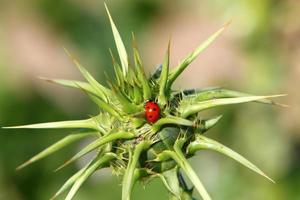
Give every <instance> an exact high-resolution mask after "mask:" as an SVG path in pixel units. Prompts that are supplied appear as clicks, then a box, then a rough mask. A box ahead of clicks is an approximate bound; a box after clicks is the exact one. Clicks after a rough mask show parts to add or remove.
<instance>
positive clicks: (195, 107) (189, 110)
mask: <svg viewBox="0 0 300 200" xmlns="http://www.w3.org/2000/svg"><path fill="white" fill-rule="evenodd" d="M281 96H285V94H280V95H270V96H246V97H236V98H221V99H211V100H207V101H201V102H197V103H194V104H188V103H185V104H181V105H180V106H179V107H178V111H179V113H180V115H181V116H182V117H183V118H186V117H188V116H189V115H191V114H195V113H197V112H200V111H202V110H205V109H209V108H213V107H216V106H221V105H229V104H239V103H246V102H252V101H258V100H262V99H268V98H274V97H281Z"/></svg>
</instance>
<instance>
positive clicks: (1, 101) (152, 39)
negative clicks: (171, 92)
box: [0, 0, 300, 200]
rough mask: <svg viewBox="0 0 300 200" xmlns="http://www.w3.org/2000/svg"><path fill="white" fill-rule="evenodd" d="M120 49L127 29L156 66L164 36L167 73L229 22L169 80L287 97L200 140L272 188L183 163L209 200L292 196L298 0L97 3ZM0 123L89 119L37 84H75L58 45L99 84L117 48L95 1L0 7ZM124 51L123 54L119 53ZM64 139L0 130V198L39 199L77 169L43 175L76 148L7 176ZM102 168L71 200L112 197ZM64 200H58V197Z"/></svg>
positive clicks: (298, 112) (75, 96)
mask: <svg viewBox="0 0 300 200" xmlns="http://www.w3.org/2000/svg"><path fill="white" fill-rule="evenodd" d="M106 2H107V4H108V6H109V8H110V10H111V13H112V15H113V17H114V19H115V22H116V24H117V26H118V28H119V30H120V32H121V35H122V37H123V39H124V41H125V43H126V44H127V46H128V47H129V46H130V45H131V31H134V32H135V35H136V38H137V41H138V43H139V48H140V50H141V52H142V57H143V59H144V63H145V64H146V66H145V67H146V68H147V71H148V72H150V71H151V70H153V69H154V68H155V66H156V65H158V64H160V63H161V60H162V57H163V54H164V51H165V48H166V45H167V41H168V39H169V37H170V36H171V37H172V42H173V44H172V63H173V65H175V64H176V63H177V62H178V61H179V60H180V59H181V58H183V57H184V56H185V55H186V54H187V53H188V52H190V51H191V50H192V49H194V48H195V47H196V46H197V44H199V43H200V42H201V41H203V40H204V39H205V38H206V37H207V36H209V35H210V34H211V33H212V32H214V31H215V30H217V29H218V28H220V27H221V26H222V24H224V23H226V22H227V21H229V20H232V24H231V25H230V26H229V28H228V29H227V30H226V32H225V34H223V35H222V36H221V38H219V39H218V40H217V41H216V42H215V43H214V44H213V45H212V46H211V47H210V48H209V49H208V50H207V51H205V52H204V53H203V54H202V55H201V56H200V57H199V58H198V59H197V60H196V61H195V62H194V63H193V64H192V65H191V66H190V68H189V69H188V70H186V72H184V74H183V75H182V77H181V78H180V80H179V81H177V83H176V87H177V88H195V87H207V86H224V87H226V88H230V89H234V90H240V91H245V92H248V93H254V94H277V93H288V94H289V96H287V97H284V98H281V99H279V101H280V102H282V103H285V104H289V105H291V107H290V108H280V107H273V106H265V105H259V104H245V105H237V106H230V107H228V108H218V109H217V110H215V111H213V112H210V113H209V114H210V115H217V114H220V113H223V114H224V116H223V119H222V120H221V122H220V123H219V124H218V125H217V126H216V127H215V128H214V129H213V130H211V131H210V132H208V135H209V136H210V137H212V138H214V139H216V140H218V141H220V142H221V143H224V144H225V145H227V146H229V147H231V148H232V149H234V150H236V151H237V152H239V153H241V154H242V155H245V157H246V158H248V159H250V160H251V161H253V162H254V163H255V164H257V165H258V166H259V167H261V168H262V169H263V170H264V171H265V172H266V173H267V174H268V175H270V176H271V177H272V178H274V179H275V180H276V182H277V183H276V184H272V183H270V182H267V181H266V180H265V179H263V178H262V177H260V176H258V175H256V174H254V173H253V172H251V171H249V170H248V169H246V168H244V167H243V166H241V165H239V164H238V163H235V162H234V161H232V160H230V159H227V158H225V157H223V156H221V155H219V154H216V153H211V152H199V153H198V155H197V156H196V157H195V158H193V159H192V160H191V162H192V163H193V166H194V167H195V168H196V169H197V173H198V175H199V176H200V177H201V179H202V180H203V182H204V184H205V185H206V186H207V188H208V191H209V192H210V193H211V195H212V197H213V199H216V200H218V199H222V200H224V199H225V200H227V199H230V200H248V199H249V200H298V199H300V123H299V116H300V106H299V102H300V93H299V86H300V20H299V18H300V3H299V1H297V0H244V1H238V0H203V1H193V0H186V1H179V0H173V1H162V0H123V1H121V0H119V1H117V0H115V1H110V0H107V1H106ZM0 44H1V45H0V126H8V125H19V124H28V123H37V122H46V121H57V120H67V119H80V118H84V117H86V116H88V115H90V114H95V112H96V109H95V108H96V107H95V106H94V105H93V104H92V103H91V102H89V101H88V99H87V98H86V97H85V95H84V94H81V93H80V92H78V91H74V90H72V89H66V88H62V87H60V86H55V85H51V84H49V83H45V82H43V81H42V80H39V79H38V78H37V77H38V76H44V77H50V78H69V79H82V77H81V76H80V74H79V72H78V71H77V70H76V68H75V67H74V66H72V63H71V62H70V60H69V59H68V57H67V56H66V54H65V53H64V51H63V48H62V47H63V46H65V47H66V48H67V49H69V50H70V51H71V52H73V54H74V55H76V57H77V58H78V59H79V60H80V61H81V63H82V64H83V65H84V66H86V67H87V68H88V69H89V70H90V71H91V72H92V73H93V74H94V75H95V76H96V77H97V78H98V80H100V81H102V82H103V83H105V81H104V79H105V72H106V73H107V74H109V75H112V67H111V59H110V55H109V51H108V49H109V48H112V50H113V51H114V52H116V51H115V46H114V42H113V38H112V33H111V30H110V27H109V22H108V18H107V16H106V13H105V11H104V6H103V1H102V0H85V1H83V0H56V1H54V0H26V1H25V0H23V1H22V0H13V1H10V0H1V1H0ZM127 50H130V48H127ZM67 133H68V132H67V131H60V130H55V131H49V130H17V131H13V130H3V129H2V130H0V200H44V199H49V198H50V197H51V195H52V194H54V193H55V192H56V190H57V189H58V188H59V187H60V186H61V185H62V184H63V182H64V181H65V180H66V179H67V178H68V177H69V176H71V175H72V174H73V173H74V172H75V171H76V169H78V168H79V167H80V166H82V165H83V164H84V163H85V159H83V160H82V161H80V162H78V163H76V164H75V165H73V166H72V167H68V168H66V169H64V170H62V171H60V172H57V173H54V172H53V170H54V169H55V168H56V167H57V166H58V165H60V164H61V163H62V162H63V161H65V160H66V159H68V158H70V156H72V155H73V154H74V153H75V152H76V151H77V150H78V148H80V147H81V146H82V145H84V144H83V143H79V144H75V145H73V146H70V147H69V148H66V149H64V150H63V151H60V152H58V153H56V154H55V155H53V156H51V157H49V158H47V159H44V160H42V161H40V162H38V163H35V164H33V165H32V166H30V167H28V168H26V169H24V170H22V171H18V172H16V171H15V167H16V166H17V165H18V164H20V163H22V162H23V161H25V160H26V159H28V158H29V157H31V156H32V155H34V154H36V153H37V152H39V151H40V150H42V149H43V148H45V147H46V146H48V145H50V144H52V143H53V142H54V141H56V140H58V139H59V138H62V137H63V136H64V135H65V134H67ZM120 195H121V187H120V182H119V180H118V179H117V178H116V177H114V176H112V175H111V173H110V171H109V170H106V171H102V172H99V173H97V174H95V175H94V176H93V177H91V178H90V179H89V181H87V182H86V183H85V184H84V186H83V187H82V189H81V190H80V191H79V193H78V194H77V196H76V198H75V199H80V200H90V199H108V200H118V199H120V198H121V196H120ZM61 199H63V197H61ZM133 199H144V200H150V199H151V200H152V199H157V200H164V199H167V193H166V190H165V189H164V188H163V187H162V184H161V183H160V182H159V181H153V182H151V183H150V184H149V185H147V186H146V187H145V188H144V187H143V186H141V185H137V186H136V187H135V191H134V195H133Z"/></svg>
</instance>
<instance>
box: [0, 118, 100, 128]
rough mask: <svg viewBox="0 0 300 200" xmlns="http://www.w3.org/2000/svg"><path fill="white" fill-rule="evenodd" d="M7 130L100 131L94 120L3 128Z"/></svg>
mask: <svg viewBox="0 0 300 200" xmlns="http://www.w3.org/2000/svg"><path fill="white" fill-rule="evenodd" d="M2 128H6V129H19V128H32V129H40V128H87V129H95V130H99V129H98V126H97V123H95V120H94V118H90V119H84V120H71V121H59V122H47V123H38V124H30V125H21V126H9V127H2Z"/></svg>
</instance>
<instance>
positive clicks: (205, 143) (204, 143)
mask: <svg viewBox="0 0 300 200" xmlns="http://www.w3.org/2000/svg"><path fill="white" fill-rule="evenodd" d="M201 149H209V150H214V151H218V152H220V153H222V154H224V155H226V156H228V157H230V158H232V159H234V160H236V161H237V162H239V163H241V164H242V165H244V166H245V167H247V168H249V169H251V170H252V171H254V172H256V173H258V174H260V175H261V176H263V177H265V178H267V179H268V180H270V181H271V182H273V183H275V182H274V181H273V180H272V179H271V178H270V177H268V176H267V175H266V174H265V173H264V172H263V171H261V170H260V169H259V168H258V167H256V166H255V165H254V164H252V163H251V162H250V161H248V160H247V159H246V158H244V157H243V156H241V155H240V154H238V153H236V152H235V151H233V150H232V149H230V148H228V147H226V146H224V145H222V144H220V143H219V142H217V141H215V140H212V139H209V138H207V137H205V136H203V135H197V136H196V140H195V141H193V142H192V143H190V144H189V145H188V148H187V151H188V153H189V154H194V153H195V152H196V151H198V150H201Z"/></svg>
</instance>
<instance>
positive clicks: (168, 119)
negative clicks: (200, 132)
mask: <svg viewBox="0 0 300 200" xmlns="http://www.w3.org/2000/svg"><path fill="white" fill-rule="evenodd" d="M165 124H176V125H182V126H193V125H194V122H192V121H190V120H188V119H184V118H181V117H175V116H167V117H164V118H161V119H159V120H158V121H157V122H155V123H154V124H153V125H152V130H153V131H154V132H156V131H158V130H159V129H160V128H161V127H162V126H163V125H165Z"/></svg>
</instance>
